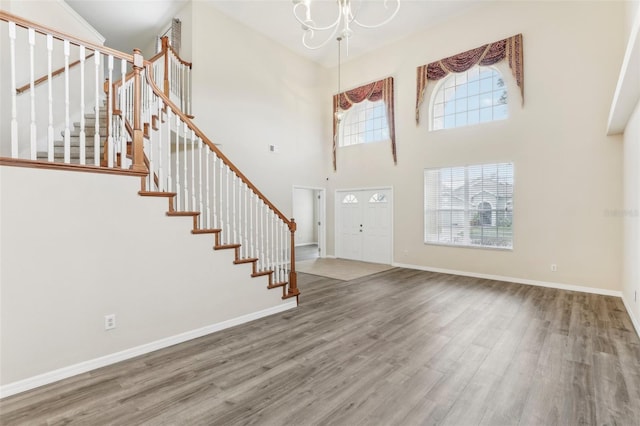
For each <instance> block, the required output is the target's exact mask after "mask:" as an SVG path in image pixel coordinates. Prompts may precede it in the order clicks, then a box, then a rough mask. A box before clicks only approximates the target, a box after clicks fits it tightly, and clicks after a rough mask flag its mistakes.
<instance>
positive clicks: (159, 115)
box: [156, 99, 165, 192]
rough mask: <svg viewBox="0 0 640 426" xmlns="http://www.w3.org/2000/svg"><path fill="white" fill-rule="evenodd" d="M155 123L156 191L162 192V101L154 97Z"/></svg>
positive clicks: (163, 182) (163, 181)
mask: <svg viewBox="0 0 640 426" xmlns="http://www.w3.org/2000/svg"><path fill="white" fill-rule="evenodd" d="M156 117H157V120H156V123H157V124H158V130H157V135H158V191H160V192H164V190H165V189H164V184H165V180H164V167H163V166H162V157H164V155H163V149H164V140H163V137H162V136H163V133H162V101H161V100H160V99H156Z"/></svg>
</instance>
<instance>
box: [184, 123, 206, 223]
mask: <svg viewBox="0 0 640 426" xmlns="http://www.w3.org/2000/svg"><path fill="white" fill-rule="evenodd" d="M186 124H187V123H186V122H185V125H186ZM195 137H196V136H195V132H194V131H193V129H192V130H191V210H192V211H195V210H196V146H195V145H196V140H195ZM200 213H201V214H202V210H200Z"/></svg>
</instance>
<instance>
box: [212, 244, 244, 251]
mask: <svg viewBox="0 0 640 426" xmlns="http://www.w3.org/2000/svg"><path fill="white" fill-rule="evenodd" d="M213 248H214V250H225V249H235V248H240V244H218V245H215V246H213Z"/></svg>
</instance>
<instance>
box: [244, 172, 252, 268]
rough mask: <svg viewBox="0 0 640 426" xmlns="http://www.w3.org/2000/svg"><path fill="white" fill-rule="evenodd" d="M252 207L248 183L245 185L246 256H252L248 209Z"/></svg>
mask: <svg viewBox="0 0 640 426" xmlns="http://www.w3.org/2000/svg"><path fill="white" fill-rule="evenodd" d="M249 209H251V205H250V204H249V186H248V185H247V184H245V185H244V217H243V219H244V246H245V250H244V255H245V257H251V248H250V247H249V224H248V222H247V221H248V216H249V212H248V210H249Z"/></svg>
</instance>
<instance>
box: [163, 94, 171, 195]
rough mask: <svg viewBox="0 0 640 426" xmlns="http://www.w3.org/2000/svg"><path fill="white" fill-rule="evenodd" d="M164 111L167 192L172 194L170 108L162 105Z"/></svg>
mask: <svg viewBox="0 0 640 426" xmlns="http://www.w3.org/2000/svg"><path fill="white" fill-rule="evenodd" d="M162 105H163V107H164V109H165V111H166V117H165V121H164V123H165V133H166V135H167V192H172V188H173V177H172V176H171V108H169V107H168V106H166V105H164V102H163V103H162Z"/></svg>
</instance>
